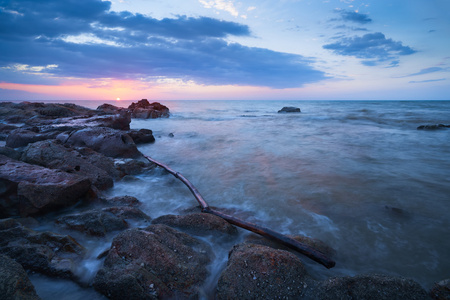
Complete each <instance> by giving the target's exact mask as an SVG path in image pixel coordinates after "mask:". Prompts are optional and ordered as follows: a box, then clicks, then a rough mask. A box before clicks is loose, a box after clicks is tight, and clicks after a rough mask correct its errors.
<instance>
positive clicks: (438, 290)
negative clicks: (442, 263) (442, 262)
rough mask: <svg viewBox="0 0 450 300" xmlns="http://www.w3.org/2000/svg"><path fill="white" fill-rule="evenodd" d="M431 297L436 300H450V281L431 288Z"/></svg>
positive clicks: (444, 281)
mask: <svg viewBox="0 0 450 300" xmlns="http://www.w3.org/2000/svg"><path fill="white" fill-rule="evenodd" d="M430 295H431V297H432V298H433V299H435V300H450V279H445V280H442V281H439V282H437V283H435V284H434V285H433V287H432V288H431V291H430Z"/></svg>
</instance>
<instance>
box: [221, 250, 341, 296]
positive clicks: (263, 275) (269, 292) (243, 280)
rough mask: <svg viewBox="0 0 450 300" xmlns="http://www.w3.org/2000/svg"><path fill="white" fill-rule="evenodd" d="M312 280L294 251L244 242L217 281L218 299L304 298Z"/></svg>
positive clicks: (231, 256) (233, 252) (230, 255)
mask: <svg viewBox="0 0 450 300" xmlns="http://www.w3.org/2000/svg"><path fill="white" fill-rule="evenodd" d="M311 282H312V279H310V278H309V276H308V275H307V273H306V270H305V268H304V266H303V264H302V262H301V260H300V259H299V258H298V257H297V256H295V255H294V254H292V253H290V252H287V251H284V250H275V249H273V248H270V247H266V246H262V245H255V244H245V245H244V244H241V245H237V246H234V248H233V249H232V251H231V252H230V254H229V259H228V265H227V267H226V269H225V270H224V271H223V272H222V275H221V276H220V278H219V282H218V284H217V291H216V299H301V298H302V295H303V294H304V293H305V291H306V289H307V288H308V287H309V285H310V284H311ZM336 299H339V298H336Z"/></svg>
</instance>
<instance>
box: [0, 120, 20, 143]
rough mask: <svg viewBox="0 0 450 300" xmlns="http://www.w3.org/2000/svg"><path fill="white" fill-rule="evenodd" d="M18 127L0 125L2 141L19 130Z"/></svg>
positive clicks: (0, 139)
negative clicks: (12, 132)
mask: <svg viewBox="0 0 450 300" xmlns="http://www.w3.org/2000/svg"><path fill="white" fill-rule="evenodd" d="M17 128H18V127H17V126H14V125H9V124H2V123H0V141H4V140H6V138H7V137H8V135H9V134H10V133H11V131H13V130H15V129H17Z"/></svg>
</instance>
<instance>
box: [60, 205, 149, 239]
mask: <svg viewBox="0 0 450 300" xmlns="http://www.w3.org/2000/svg"><path fill="white" fill-rule="evenodd" d="M127 220H134V221H150V217H149V216H147V215H146V214H145V213H144V212H142V211H141V210H139V209H137V208H134V207H123V206H122V207H109V208H103V209H93V210H89V211H86V212H83V213H78V214H73V215H67V216H64V217H61V218H58V219H57V220H56V223H58V224H61V225H63V226H65V227H66V228H69V229H74V230H78V231H81V232H84V233H86V234H89V235H94V236H105V235H106V234H107V233H108V232H113V231H118V230H125V229H127V228H129V224H128V222H127Z"/></svg>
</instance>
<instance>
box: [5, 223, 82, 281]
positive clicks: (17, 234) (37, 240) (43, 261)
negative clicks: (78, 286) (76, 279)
mask: <svg viewBox="0 0 450 300" xmlns="http://www.w3.org/2000/svg"><path fill="white" fill-rule="evenodd" d="M0 253H1V254H5V255H8V256H9V257H11V258H13V259H14V260H16V261H17V262H18V263H20V264H21V265H22V266H23V267H24V268H25V269H28V270H32V271H36V272H39V273H42V274H46V275H50V276H58V277H65V278H72V277H73V276H74V267H75V265H76V263H77V262H79V261H80V260H81V258H82V257H83V255H84V254H85V248H84V247H83V246H81V245H80V244H78V243H77V242H76V241H75V240H74V239H73V238H71V237H70V236H67V235H59V234H55V233H51V232H36V231H34V230H31V229H28V228H25V227H23V226H22V225H21V224H20V223H19V222H17V221H15V220H13V219H3V220H0Z"/></svg>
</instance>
